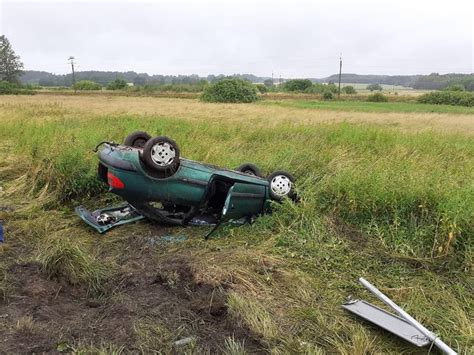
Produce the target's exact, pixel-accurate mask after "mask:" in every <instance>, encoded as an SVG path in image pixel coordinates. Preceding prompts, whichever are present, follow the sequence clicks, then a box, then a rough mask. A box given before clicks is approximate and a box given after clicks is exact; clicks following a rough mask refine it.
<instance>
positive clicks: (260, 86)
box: [255, 84, 268, 94]
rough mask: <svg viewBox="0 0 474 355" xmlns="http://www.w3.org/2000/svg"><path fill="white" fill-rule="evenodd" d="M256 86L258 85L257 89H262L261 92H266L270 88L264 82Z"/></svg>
mask: <svg viewBox="0 0 474 355" xmlns="http://www.w3.org/2000/svg"><path fill="white" fill-rule="evenodd" d="M255 86H256V87H257V90H258V91H260V94H265V93H266V92H268V88H267V87H266V86H265V85H263V84H257V85H255Z"/></svg>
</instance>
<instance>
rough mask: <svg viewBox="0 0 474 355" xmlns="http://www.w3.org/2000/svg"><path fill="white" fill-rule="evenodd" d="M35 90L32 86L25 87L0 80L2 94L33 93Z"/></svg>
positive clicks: (0, 92)
mask: <svg viewBox="0 0 474 355" xmlns="http://www.w3.org/2000/svg"><path fill="white" fill-rule="evenodd" d="M33 94H34V91H33V90H31V89H30V88H28V87H27V88H23V87H22V86H20V85H18V84H13V83H10V82H8V81H0V95H33Z"/></svg>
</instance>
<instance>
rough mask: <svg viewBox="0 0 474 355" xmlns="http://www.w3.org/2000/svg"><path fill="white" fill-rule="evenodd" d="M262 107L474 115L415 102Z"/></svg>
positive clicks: (299, 102)
mask: <svg viewBox="0 0 474 355" xmlns="http://www.w3.org/2000/svg"><path fill="white" fill-rule="evenodd" d="M260 103H261V104H262V105H277V106H283V107H295V108H303V109H316V110H334V111H355V112H382V113H384V112H404V113H414V112H433V113H462V114H471V115H472V114H474V109H473V108H472V107H464V106H451V105H429V104H419V103H416V102H385V103H383V104H382V105H381V104H380V103H379V102H366V101H312V100H285V101H273V100H265V101H261V102H260Z"/></svg>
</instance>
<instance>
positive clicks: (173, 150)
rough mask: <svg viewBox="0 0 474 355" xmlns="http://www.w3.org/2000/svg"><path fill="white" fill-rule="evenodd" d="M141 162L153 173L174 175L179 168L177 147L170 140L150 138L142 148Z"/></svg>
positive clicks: (166, 138)
mask: <svg viewBox="0 0 474 355" xmlns="http://www.w3.org/2000/svg"><path fill="white" fill-rule="evenodd" d="M142 160H143V162H144V163H145V165H146V166H147V167H148V168H150V169H152V170H154V171H157V172H173V173H174V172H175V171H176V170H177V169H178V166H179V147H178V145H177V144H176V142H175V141H174V140H172V139H171V138H168V137H165V136H159V137H155V138H152V139H150V140H148V142H146V144H145V147H144V148H143V152H142ZM169 176H170V175H169Z"/></svg>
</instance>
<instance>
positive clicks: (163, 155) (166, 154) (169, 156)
mask: <svg viewBox="0 0 474 355" xmlns="http://www.w3.org/2000/svg"><path fill="white" fill-rule="evenodd" d="M175 156H176V151H175V149H174V147H173V145H171V144H170V143H168V142H160V143H156V144H155V145H154V146H153V147H152V148H151V160H153V162H154V163H155V164H156V165H158V166H169V165H171V163H173V160H174V158H175Z"/></svg>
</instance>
